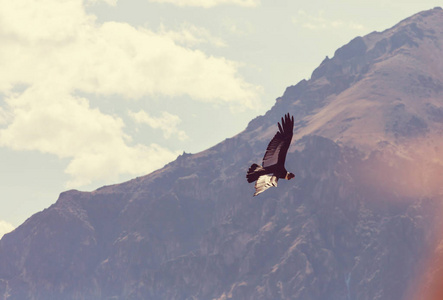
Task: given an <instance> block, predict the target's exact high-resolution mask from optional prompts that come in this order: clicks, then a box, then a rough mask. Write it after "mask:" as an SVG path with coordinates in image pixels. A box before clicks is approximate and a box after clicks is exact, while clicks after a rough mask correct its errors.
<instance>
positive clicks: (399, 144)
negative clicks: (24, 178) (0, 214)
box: [0, 8, 443, 300]
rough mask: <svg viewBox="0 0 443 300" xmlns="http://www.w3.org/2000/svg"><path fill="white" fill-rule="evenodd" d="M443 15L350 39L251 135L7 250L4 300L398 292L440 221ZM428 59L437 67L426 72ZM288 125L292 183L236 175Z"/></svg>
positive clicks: (1, 285)
mask: <svg viewBox="0 0 443 300" xmlns="http://www.w3.org/2000/svg"><path fill="white" fill-rule="evenodd" d="M442 28H443V11H442V10H441V9H439V8H436V9H433V10H430V11H426V12H422V13H419V14H417V15H415V16H413V17H411V18H409V19H406V20H404V21H403V22H401V23H399V24H398V25H396V26H395V27H393V28H391V29H389V30H386V31H384V32H382V33H377V32H374V33H371V34H369V35H368V36H365V37H358V38H356V39H354V40H352V41H351V42H350V43H349V44H348V45H345V46H343V47H342V48H340V49H338V50H337V51H336V53H335V55H334V57H333V58H331V59H329V58H327V59H325V60H324V61H323V62H322V64H321V65H320V66H319V68H317V69H316V70H315V71H314V72H313V74H312V78H311V79H310V80H304V81H301V82H300V83H298V84H297V85H295V86H292V87H289V88H288V89H287V90H286V91H285V93H284V95H283V96H282V97H280V98H278V99H277V102H276V104H275V106H274V107H273V108H272V109H271V110H270V111H268V112H267V113H266V114H265V115H264V116H261V117H258V118H256V119H254V120H252V121H251V122H250V123H249V125H248V127H247V128H246V130H245V131H243V132H242V133H240V134H238V135H237V136H235V137H233V138H230V139H227V140H225V141H223V142H221V143H220V144H218V145H216V146H214V147H212V148H210V149H208V150H206V151H203V152H201V153H197V154H192V155H191V154H185V153H184V154H183V155H181V156H179V157H178V158H177V160H175V161H174V162H171V163H170V164H168V165H166V166H165V167H164V168H162V169H160V170H158V171H156V172H154V173H152V174H149V175H146V176H143V177H139V178H136V179H133V180H131V181H128V182H125V183H122V184H118V185H113V186H106V187H103V188H100V189H98V190H96V191H94V192H91V193H87V192H79V191H75V190H72V191H67V192H64V193H62V194H61V195H60V197H59V199H58V200H57V202H56V203H55V204H53V205H52V206H51V207H49V208H48V209H46V210H44V211H42V212H40V213H37V214H35V215H34V216H32V217H30V218H29V219H28V220H27V221H26V222H25V223H24V224H22V225H21V226H20V227H18V228H17V229H16V230H14V231H13V232H12V233H10V234H7V235H5V236H4V237H3V239H2V240H1V241H0V295H2V297H3V298H4V299H251V300H252V299H303V300H323V299H332V300H350V299H362V300H365V299H368V300H369V299H371V300H375V299H377V300H385V299H386V300H388V299H389V300H392V299H399V300H401V299H405V300H410V299H407V298H408V297H410V295H412V294H413V289H414V288H415V287H416V283H417V282H421V281H422V280H423V279H422V277H421V274H422V273H423V268H424V266H426V265H427V263H428V259H427V258H428V254H429V253H431V252H432V251H433V250H434V248H433V247H434V246H435V245H436V240H437V239H438V238H439V236H438V233H439V232H438V231H437V230H436V229H437V228H439V226H440V225H441V224H440V221H439V220H440V217H441V205H440V203H441V196H440V188H439V187H440V182H441V180H443V176H441V175H439V174H443V165H442V164H441V163H440V161H441V160H440V159H439V158H440V157H441V153H440V152H441V150H440V149H441V145H440V144H439V141H438V140H439V138H441V132H443V127H442V126H443V122H442V118H443V117H442V116H443V113H442V111H441V107H442V104H443V102H442V101H443V100H442V99H443V88H442V86H443V84H442V83H443V65H442V64H441V63H440V62H439V60H438V58H439V57H442V55H443V53H442V52H443V29H442ZM431 66H432V67H431ZM286 112H289V113H291V114H293V115H294V116H295V118H296V131H295V136H296V137H297V139H298V140H297V141H294V142H293V144H292V146H291V148H290V151H289V153H288V157H287V162H286V166H287V168H288V170H290V171H292V172H294V173H295V175H296V178H295V179H293V180H291V181H289V182H279V187H278V188H277V189H270V190H268V191H266V193H263V194H261V195H260V196H259V197H254V198H253V197H252V194H253V186H252V185H248V184H247V182H246V180H245V172H246V170H247V168H248V166H249V165H250V164H251V163H252V162H257V161H260V160H261V157H262V155H263V151H264V149H265V148H266V145H267V142H268V141H269V138H270V137H272V135H273V134H274V133H275V130H276V122H277V121H278V120H279V119H280V117H281V116H282V115H283V114H284V113H286Z"/></svg>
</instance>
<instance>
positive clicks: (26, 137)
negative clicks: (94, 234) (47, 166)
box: [0, 86, 179, 188]
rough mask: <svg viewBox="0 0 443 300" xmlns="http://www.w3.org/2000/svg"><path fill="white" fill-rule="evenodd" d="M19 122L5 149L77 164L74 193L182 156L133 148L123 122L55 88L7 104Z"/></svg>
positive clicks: (4, 139)
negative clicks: (65, 159) (53, 157)
mask: <svg viewBox="0 0 443 300" xmlns="http://www.w3.org/2000/svg"><path fill="white" fill-rule="evenodd" d="M6 102H7V103H8V105H9V108H10V110H11V112H12V113H13V114H14V119H13V121H12V122H11V124H10V125H9V126H8V127H7V128H6V129H3V130H0V146H7V147H9V148H12V149H14V150H38V151H40V152H43V153H51V154H54V155H57V156H59V157H61V158H69V159H71V160H70V162H69V164H68V166H67V169H66V170H65V172H66V173H67V174H69V175H71V178H72V179H71V181H69V182H68V184H67V186H68V187H69V188H73V187H79V186H82V185H86V184H89V183H91V182H92V181H94V180H99V179H101V180H115V179H117V178H118V175H120V174H131V175H135V174H137V175H138V174H145V173H148V172H150V171H153V170H155V169H157V168H160V167H162V166H163V165H164V164H165V163H167V162H169V161H171V160H173V159H174V158H176V157H177V155H178V154H179V153H178V152H173V151H170V150H167V149H165V148H162V147H160V146H158V145H155V144H153V145H150V146H143V145H135V146H129V145H128V143H129V142H130V137H128V136H127V135H126V134H125V133H124V131H123V128H124V124H123V121H122V120H121V119H120V118H118V117H113V116H110V115H105V114H103V113H101V112H100V111H99V110H98V109H92V108H90V107H89V102H88V100H87V99H85V98H80V97H75V96H72V95H69V94H65V93H64V91H63V90H61V91H59V90H57V89H56V88H51V87H49V86H43V87H34V86H33V87H30V88H28V89H27V90H26V91H25V92H23V93H22V94H20V95H18V96H15V97H10V98H7V99H6Z"/></svg>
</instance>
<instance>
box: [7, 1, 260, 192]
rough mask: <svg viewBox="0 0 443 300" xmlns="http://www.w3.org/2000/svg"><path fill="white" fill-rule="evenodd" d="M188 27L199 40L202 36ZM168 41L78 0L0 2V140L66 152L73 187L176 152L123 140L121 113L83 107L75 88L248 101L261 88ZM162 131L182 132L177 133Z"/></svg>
mask: <svg viewBox="0 0 443 300" xmlns="http://www.w3.org/2000/svg"><path fill="white" fill-rule="evenodd" d="M105 2H109V3H112V2H114V1H105ZM188 29H189V28H188ZM189 31H190V32H191V34H192V35H194V36H198V37H199V38H202V36H203V37H204V36H205V35H206V34H208V33H207V32H204V31H201V30H200V29H198V28H192V29H189ZM185 39H186V38H185ZM174 40H177V38H172V37H170V36H168V35H167V34H164V33H156V32H153V31H151V30H149V29H146V28H134V27H132V26H130V25H128V24H125V23H118V22H106V23H104V24H98V23H96V22H95V17H94V16H91V15H87V14H86V13H85V11H84V7H83V1H82V0H63V1H60V0H38V1H37V0H14V1H5V0H0V44H1V45H2V46H1V47H0V65H1V66H2V67H1V68H0V92H1V93H3V94H4V95H5V102H6V106H4V107H3V108H2V109H1V110H0V122H1V123H2V126H3V128H2V129H1V130H0V146H4V147H9V148H12V149H17V150H37V151H41V152H44V153H51V154H54V155H57V156H59V157H63V158H69V159H70V162H69V165H68V167H67V169H66V170H65V172H66V173H68V174H70V175H71V176H72V180H71V181H70V183H69V185H70V186H71V187H74V186H76V187H78V186H80V185H83V184H87V183H89V182H91V181H92V180H98V179H108V178H115V177H116V176H118V175H119V174H123V173H127V174H143V173H148V172H150V171H153V170H155V169H157V168H159V167H161V166H163V164H164V163H166V162H168V161H170V160H172V159H174V158H175V157H176V155H177V153H176V152H174V151H170V150H167V149H164V148H162V147H160V146H158V145H154V144H153V145H149V146H144V145H131V139H130V137H129V136H127V135H126V134H125V132H124V123H123V121H122V119H120V118H118V117H115V116H110V115H106V114H104V113H102V112H101V111H100V110H98V109H93V108H91V107H90V106H89V101H88V99H86V98H84V97H79V96H78V94H77V92H78V91H80V92H83V94H96V95H102V96H107V95H116V94H117V95H121V96H122V97H124V98H129V99H133V98H140V97H143V96H147V95H148V96H152V95H153V96H155V95H166V96H172V97H173V96H182V95H188V96H190V97H191V98H192V99H194V100H197V101H203V102H209V103H215V104H224V105H228V106H230V107H240V108H248V107H250V108H252V107H254V106H255V105H256V103H257V101H258V97H257V96H258V94H259V92H260V88H259V87H257V86H254V85H251V84H249V83H247V82H246V81H245V80H244V79H243V78H242V77H241V76H240V75H239V73H238V68H239V64H238V63H236V62H233V61H229V60H227V59H224V58H222V57H212V56H208V55H206V54H205V53H203V52H202V51H199V50H192V49H189V48H186V47H183V46H179V45H177V44H176V43H175V41H174ZM17 86H19V87H26V88H21V89H20V90H18V89H14V88H15V87H17ZM116 101H117V100H116ZM167 117H168V116H167ZM162 118H165V116H163V117H162ZM157 121H158V122H160V121H161V118H160V119H158V120H157ZM159 126H160V125H159ZM159 128H163V127H159ZM162 130H164V129H162ZM164 132H165V134H166V135H169V134H176V135H178V137H179V138H180V137H181V138H185V134H184V132H180V131H179V130H176V131H173V132H167V131H164Z"/></svg>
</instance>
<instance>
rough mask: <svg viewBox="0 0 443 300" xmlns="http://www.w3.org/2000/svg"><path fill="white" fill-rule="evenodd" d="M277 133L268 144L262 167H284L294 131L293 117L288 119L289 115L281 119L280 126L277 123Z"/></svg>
mask: <svg viewBox="0 0 443 300" xmlns="http://www.w3.org/2000/svg"><path fill="white" fill-rule="evenodd" d="M278 130H279V131H277V133H276V134H275V135H274V137H273V138H272V140H271V141H270V142H269V145H268V148H267V149H266V153H265V156H264V157H263V167H269V166H272V165H275V164H279V165H281V166H284V165H285V160H286V154H287V153H288V148H289V145H290V144H291V140H292V132H293V130H294V117H290V116H289V113H287V114H286V115H285V118H284V119H283V118H281V125H280V123H278Z"/></svg>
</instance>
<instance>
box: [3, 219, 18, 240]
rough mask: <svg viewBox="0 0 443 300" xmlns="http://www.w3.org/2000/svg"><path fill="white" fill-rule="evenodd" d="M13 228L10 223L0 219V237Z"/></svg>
mask: <svg viewBox="0 0 443 300" xmlns="http://www.w3.org/2000/svg"><path fill="white" fill-rule="evenodd" d="M14 229H15V228H14V226H12V225H11V224H9V223H8V222H5V221H1V220H0V239H1V238H2V237H3V236H4V235H5V234H7V233H9V232H11V231H13V230H14Z"/></svg>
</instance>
